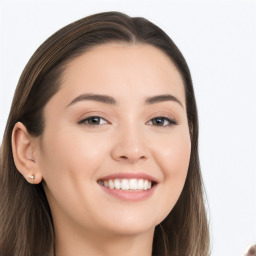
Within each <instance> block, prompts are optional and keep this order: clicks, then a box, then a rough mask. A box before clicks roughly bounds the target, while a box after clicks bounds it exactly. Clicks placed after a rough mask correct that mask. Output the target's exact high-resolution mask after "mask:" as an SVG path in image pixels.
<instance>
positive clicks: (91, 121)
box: [79, 116, 108, 126]
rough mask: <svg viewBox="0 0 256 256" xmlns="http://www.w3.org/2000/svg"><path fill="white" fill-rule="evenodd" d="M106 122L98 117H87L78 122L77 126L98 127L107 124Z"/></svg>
mask: <svg viewBox="0 0 256 256" xmlns="http://www.w3.org/2000/svg"><path fill="white" fill-rule="evenodd" d="M107 123H108V122H107V121H106V120H105V119H104V118H103V117H100V116H89V117H87V118H85V119H83V120H81V121H79V124H85V125H90V126H98V125H102V124H107Z"/></svg>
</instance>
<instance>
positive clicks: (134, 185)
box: [98, 179, 152, 190]
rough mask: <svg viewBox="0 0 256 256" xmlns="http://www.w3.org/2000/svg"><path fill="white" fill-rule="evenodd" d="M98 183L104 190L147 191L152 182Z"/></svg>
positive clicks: (131, 180) (141, 180)
mask: <svg viewBox="0 0 256 256" xmlns="http://www.w3.org/2000/svg"><path fill="white" fill-rule="evenodd" d="M98 183H99V184H100V185H102V186H104V187H106V188H110V189H121V190H148V189H151V187H152V182H151V181H149V180H144V179H114V180H104V181H99V182H98Z"/></svg>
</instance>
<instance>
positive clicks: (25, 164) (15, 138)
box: [12, 122, 42, 184]
mask: <svg viewBox="0 0 256 256" xmlns="http://www.w3.org/2000/svg"><path fill="white" fill-rule="evenodd" d="M37 145H38V140H37V139H36V138H34V137H32V136H31V135H30V134H29V133H28V131H27V128H26V127H25V126H24V124H22V123H21V122H18V123H16V124H15V126H14V128H13V131H12V154H13V158H14V163H15V165H16V168H17V170H18V171H19V172H20V173H21V174H22V175H23V176H24V178H25V179H26V180H27V181H28V182H29V183H32V184H38V183H40V182H41V181H42V174H41V172H40V169H39V166H38V164H37V162H36V159H35V149H36V147H37Z"/></svg>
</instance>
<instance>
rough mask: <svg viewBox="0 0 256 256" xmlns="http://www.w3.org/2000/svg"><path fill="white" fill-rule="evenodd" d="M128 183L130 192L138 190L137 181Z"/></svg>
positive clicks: (133, 180) (132, 180)
mask: <svg viewBox="0 0 256 256" xmlns="http://www.w3.org/2000/svg"><path fill="white" fill-rule="evenodd" d="M129 183H130V189H131V190H137V189H138V185H137V180H136V179H131V180H130V182H129Z"/></svg>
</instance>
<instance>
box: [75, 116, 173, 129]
mask: <svg viewBox="0 0 256 256" xmlns="http://www.w3.org/2000/svg"><path fill="white" fill-rule="evenodd" d="M93 119H100V120H104V123H103V124H107V123H108V121H106V119H105V118H103V117H100V116H89V117H86V118H85V119H82V120H81V121H79V122H78V124H85V125H87V126H91V127H95V128H96V127H97V126H100V125H102V123H100V124H98V123H97V124H90V123H88V122H89V121H90V120H93ZM157 119H158V120H159V119H162V120H164V125H154V126H158V127H161V128H163V127H170V126H173V125H177V122H176V121H175V120H174V119H172V118H168V117H165V116H157V117H154V118H152V119H150V121H149V122H151V123H152V121H153V120H154V121H156V120H157ZM166 122H168V124H166Z"/></svg>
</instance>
